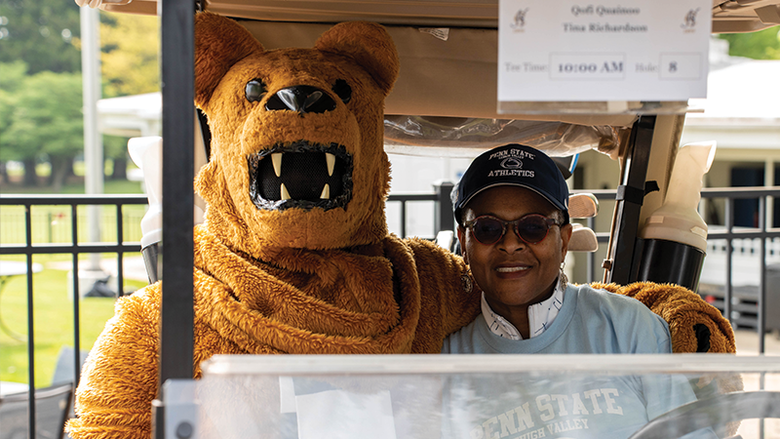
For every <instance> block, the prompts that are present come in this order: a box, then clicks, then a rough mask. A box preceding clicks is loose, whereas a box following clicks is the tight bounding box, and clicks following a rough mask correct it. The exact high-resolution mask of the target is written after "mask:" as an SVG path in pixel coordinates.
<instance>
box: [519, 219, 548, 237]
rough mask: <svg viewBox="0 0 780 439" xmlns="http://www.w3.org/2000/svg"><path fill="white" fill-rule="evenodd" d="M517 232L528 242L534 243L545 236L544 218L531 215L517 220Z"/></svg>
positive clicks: (546, 228) (545, 224) (545, 222)
mask: <svg viewBox="0 0 780 439" xmlns="http://www.w3.org/2000/svg"><path fill="white" fill-rule="evenodd" d="M516 227H517V234H518V235H520V237H521V238H522V239H523V240H524V241H525V242H528V243H531V244H536V243H538V242H541V241H542V240H543V239H544V238H545V237H546V236H547V230H548V227H547V221H546V218H545V217H543V216H540V215H531V216H527V217H525V218H522V219H521V220H520V221H518V222H517V225H516Z"/></svg>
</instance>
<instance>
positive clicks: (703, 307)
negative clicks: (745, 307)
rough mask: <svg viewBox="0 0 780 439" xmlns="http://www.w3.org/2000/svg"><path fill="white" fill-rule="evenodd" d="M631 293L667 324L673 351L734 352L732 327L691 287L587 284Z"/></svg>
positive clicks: (650, 283)
mask: <svg viewBox="0 0 780 439" xmlns="http://www.w3.org/2000/svg"><path fill="white" fill-rule="evenodd" d="M591 286H592V287H594V288H600V289H605V290H607V291H610V292H613V293H617V294H622V295H624V296H629V297H633V298H635V299H637V300H639V301H640V302H642V303H644V304H645V305H646V306H647V307H648V308H650V310H651V311H653V312H654V313H656V314H658V315H659V316H661V318H663V319H664V320H665V321H666V322H667V323H668V324H669V332H670V333H671V335H672V351H673V352H674V353H693V352H711V353H732V354H733V353H735V352H736V345H735V343H734V331H733V330H732V329H731V324H730V323H729V321H728V320H726V319H725V318H724V317H723V316H722V315H721V313H720V311H719V310H718V309H717V308H715V307H714V306H712V305H710V304H709V303H707V302H705V301H704V299H702V298H701V297H700V296H699V295H698V294H696V293H694V292H693V291H691V290H689V289H687V288H685V287H681V286H679V285H674V284H657V283H653V282H635V283H633V284H629V285H626V286H620V285H616V284H601V283H593V284H591Z"/></svg>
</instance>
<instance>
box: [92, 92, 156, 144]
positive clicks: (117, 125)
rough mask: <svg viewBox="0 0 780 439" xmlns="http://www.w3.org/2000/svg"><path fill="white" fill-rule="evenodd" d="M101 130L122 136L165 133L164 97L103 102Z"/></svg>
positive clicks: (99, 121) (136, 97)
mask: <svg viewBox="0 0 780 439" xmlns="http://www.w3.org/2000/svg"><path fill="white" fill-rule="evenodd" d="M97 108H98V129H99V130H100V132H101V133H103V134H109V135H113V136H122V137H146V136H159V135H161V133H162V94H160V93H159V92H157V93H147V94H141V95H135V96H122V97H118V98H108V99H101V100H100V101H98V104H97Z"/></svg>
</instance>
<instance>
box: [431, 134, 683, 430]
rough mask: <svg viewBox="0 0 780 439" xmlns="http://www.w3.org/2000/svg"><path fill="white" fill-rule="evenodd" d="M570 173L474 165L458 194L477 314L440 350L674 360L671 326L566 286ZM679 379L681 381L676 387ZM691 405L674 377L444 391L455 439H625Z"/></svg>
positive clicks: (511, 380) (507, 156)
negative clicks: (477, 294)
mask: <svg viewBox="0 0 780 439" xmlns="http://www.w3.org/2000/svg"><path fill="white" fill-rule="evenodd" d="M568 198H569V192H568V189H567V187H566V182H565V180H564V178H563V175H562V174H561V173H560V171H559V170H558V168H557V166H556V165H555V163H554V162H553V161H552V160H551V159H550V158H549V157H547V156H546V155H545V154H544V153H542V152H540V151H537V150H535V149H533V148H530V147H528V146H523V145H506V146H502V147H499V148H495V149H493V150H490V151H487V152H485V153H483V154H482V155H480V156H479V157H477V158H476V159H475V160H474V161H473V162H472V164H471V165H470V166H469V168H468V169H467V170H466V172H465V173H464V174H463V177H462V179H461V181H460V182H459V183H458V185H457V186H456V188H455V189H454V190H453V202H454V210H455V217H456V219H457V221H458V224H459V227H458V238H459V239H460V242H461V245H462V249H463V252H464V258H465V260H466V262H467V263H468V264H469V267H470V269H471V272H472V275H473V277H474V280H475V281H476V283H477V284H478V285H479V287H480V288H481V289H482V291H483V296H482V314H481V315H479V316H478V317H477V319H476V320H475V321H474V322H472V323H471V324H470V325H468V326H466V327H464V328H463V329H461V330H460V331H458V332H456V333H455V334H452V335H451V336H450V337H448V338H447V340H445V342H444V348H443V350H442V352H443V353H454V354H466V353H469V354H472V353H473V354H504V353H505V354H536V353H551V354H588V353H624V354H644V353H671V352H672V348H671V338H670V334H669V328H668V325H667V323H666V322H665V321H664V320H663V319H661V318H660V317H659V316H657V315H656V314H654V313H653V312H651V311H650V310H649V309H648V308H647V307H646V306H645V305H644V304H642V303H640V302H639V301H637V300H635V299H633V298H629V297H625V296H621V295H617V294H612V293H609V292H607V291H603V290H595V289H593V288H591V287H590V286H588V285H579V286H575V285H570V284H568V282H567V280H566V276H565V275H564V273H563V263H564V258H565V257H566V252H567V249H568V243H569V239H570V238H571V234H572V226H571V224H570V223H569V214H568V207H567V206H568V204H567V202H568ZM673 381H674V382H673ZM694 399H695V397H694V395H693V392H692V390H691V388H690V386H689V385H688V384H687V382H686V381H685V380H681V382H677V381H676V378H675V377H669V376H665V377H646V376H642V377H631V376H626V377H588V378H583V379H572V378H571V377H561V378H560V379H549V377H546V378H545V379H540V380H529V379H528V377H522V376H521V377H513V376H501V377H492V378H490V379H485V378H484V377H472V378H464V379H457V380H452V381H451V382H450V385H449V386H447V388H446V390H445V398H444V400H445V412H446V415H445V428H446V430H449V434H451V435H452V436H453V437H471V438H492V437H513V438H522V437H527V438H531V437H543V436H546V437H581V436H585V437H599V438H602V437H610V438H624V437H628V436H629V435H630V434H631V433H633V432H634V431H636V430H637V429H638V428H640V427H641V426H643V425H644V424H646V423H647V422H648V420H650V419H653V418H655V417H656V416H658V415H661V414H663V413H665V412H667V411H668V410H670V409H672V408H675V407H678V406H679V405H681V404H684V403H687V402H690V401H692V400H694Z"/></svg>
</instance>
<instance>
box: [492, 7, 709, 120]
mask: <svg viewBox="0 0 780 439" xmlns="http://www.w3.org/2000/svg"><path fill="white" fill-rule="evenodd" d="M710 7H711V1H710V0H663V1H647V0H644V1H643V0H623V1H620V2H619V3H618V2H615V1H604V2H601V3H598V2H594V3H588V2H581V1H573V0H559V1H546V0H501V1H500V17H499V55H498V100H499V108H500V107H501V103H502V102H527V101H542V102H545V101H546V102H551V101H568V102H586V101H600V102H601V101H685V100H687V99H688V98H701V97H705V95H706V90H707V71H708V60H707V55H708V50H709V38H710V30H711V16H710Z"/></svg>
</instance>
